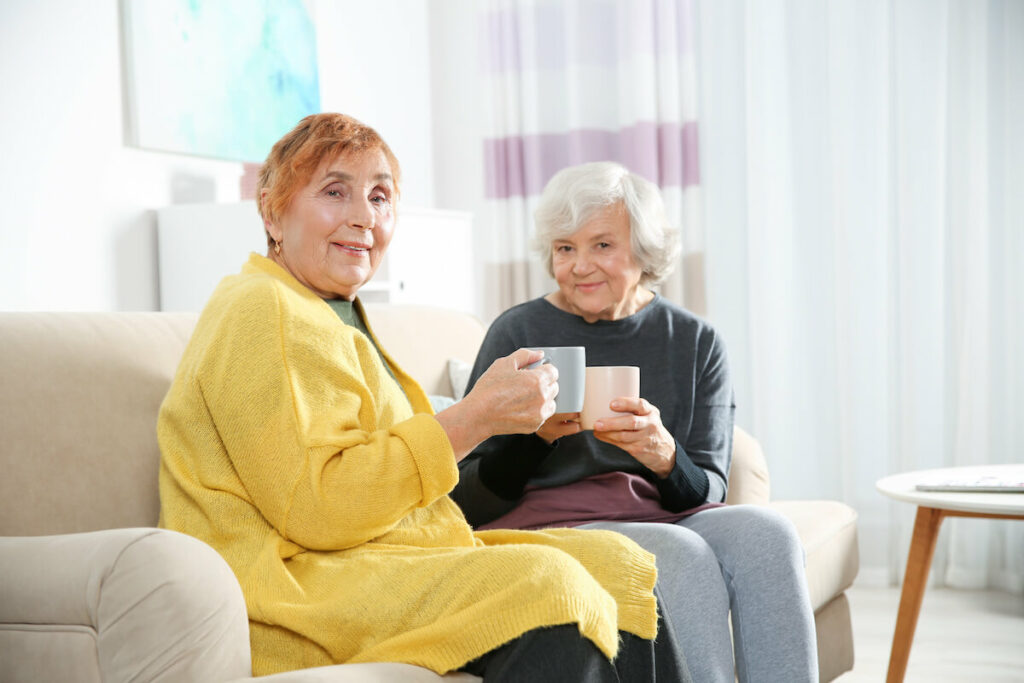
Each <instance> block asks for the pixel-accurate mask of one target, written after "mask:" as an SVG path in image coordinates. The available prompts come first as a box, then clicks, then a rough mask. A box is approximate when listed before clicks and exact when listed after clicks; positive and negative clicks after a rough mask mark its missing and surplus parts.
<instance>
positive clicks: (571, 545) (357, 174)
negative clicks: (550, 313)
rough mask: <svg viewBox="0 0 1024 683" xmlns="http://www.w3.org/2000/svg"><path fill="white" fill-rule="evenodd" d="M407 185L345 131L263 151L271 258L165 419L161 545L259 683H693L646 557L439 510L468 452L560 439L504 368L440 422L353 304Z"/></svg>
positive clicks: (211, 306)
mask: <svg viewBox="0 0 1024 683" xmlns="http://www.w3.org/2000/svg"><path fill="white" fill-rule="evenodd" d="M399 178H400V175H399V166H398V161H397V160H396V159H395V156H394V154H392V152H391V150H390V149H389V148H388V146H387V145H386V144H385V143H384V141H383V140H382V139H381V138H380V136H379V135H377V133H376V132H375V131H374V130H373V129H371V128H369V127H367V126H365V125H363V124H361V123H359V122H358V121H355V120H354V119H352V118H349V117H347V116H343V115H340V114H318V115H315V116H310V117H307V118H305V119H303V120H302V121H301V122H300V123H299V124H298V126H296V127H295V129H293V130H292V131H291V132H289V133H288V134H287V135H285V136H284V138H282V139H281V140H280V141H279V142H278V143H277V144H276V145H274V148H273V149H272V151H271V152H270V156H269V157H268V158H267V161H266V164H265V165H264V167H263V170H262V174H261V177H260V180H259V184H258V192H259V211H260V215H261V216H262V218H263V224H264V227H265V229H266V233H267V240H268V250H267V255H266V256H261V255H257V254H253V255H251V257H250V258H249V261H248V262H247V263H246V264H245V265H244V266H243V268H242V271H241V273H239V274H237V275H232V276H229V277H227V278H225V279H224V280H223V281H222V282H221V283H220V285H219V286H218V287H217V289H216V291H215V292H214V293H213V295H212V296H211V297H210V300H209V302H208V303H207V305H206V308H205V309H204V311H203V313H202V314H201V316H200V318H199V321H198V323H197V325H196V328H195V332H194V334H193V336H192V339H191V340H190V342H189V344H188V347H187V349H186V351H185V354H184V357H183V358H182V361H181V365H180V366H179V369H178V372H177V374H176V376H175V379H174V382H173V384H172V386H171V389H170V392H169V393H168V395H167V397H166V399H165V401H164V403H163V406H162V408H161V411H160V418H159V423H158V436H159V441H160V447H161V452H162V458H161V467H160V498H161V525H162V526H164V527H166V528H170V529H175V530H177V531H182V532H185V533H188V534H191V535H193V536H196V537H197V538H199V539H201V540H203V541H205V542H206V543H208V544H210V545H211V546H213V547H214V548H215V549H217V550H218V551H219V552H220V553H221V554H222V555H223V556H224V558H225V559H226V560H227V562H228V564H229V565H230V566H231V567H232V569H233V570H234V572H235V574H236V576H237V577H238V580H239V582H240V584H241V586H242V591H243V593H244V594H245V598H246V604H247V606H248V610H249V618H250V628H251V641H252V656H253V670H254V672H255V673H256V674H257V675H263V674H269V673H273V672H278V671H285V670H290V669H297V668H303V667H310V666H318V665H324V664H332V663H343V662H370V661H388V662H407V663H411V664H417V665H421V666H424V667H428V668H430V669H433V670H434V671H436V672H438V673H443V672H447V671H453V670H464V671H470V672H473V673H476V674H479V675H482V676H484V677H485V679H486V680H494V681H510V680H534V681H566V680H587V681H617V680H620V678H625V679H626V680H630V681H642V680H655V678H656V677H657V678H658V680H689V675H688V672H687V671H686V668H685V662H684V661H683V659H682V657H681V655H680V653H679V652H678V651H677V649H676V644H675V640H674V638H672V637H671V632H670V630H669V629H667V628H662V631H661V633H660V634H658V637H657V639H655V634H656V632H657V631H658V613H657V603H656V598H655V594H654V584H655V572H656V570H655V566H654V561H653V557H652V556H651V555H650V554H649V553H647V552H646V551H644V550H643V549H642V548H640V547H639V546H638V545H636V544H635V543H633V542H632V541H630V540H629V539H627V538H625V537H623V536H621V535H619V534H615V533H613V532H607V531H593V532H584V531H577V530H557V531H547V532H524V531H489V532H474V530H473V529H472V528H471V527H470V526H469V524H468V523H467V522H466V520H465V518H464V517H463V515H462V513H461V512H460V510H459V509H458V507H457V506H456V505H455V503H454V502H453V501H452V500H451V499H450V498H449V497H448V492H449V491H451V490H452V489H453V488H454V486H455V484H456V482H457V481H458V472H459V470H458V466H457V463H458V461H459V460H461V459H462V458H464V457H465V456H466V455H467V454H468V453H470V451H472V450H473V448H474V447H475V446H477V445H478V444H479V443H481V442H483V441H484V440H486V439H487V438H489V437H491V436H493V435H496V434H508V433H529V432H533V431H535V430H536V429H537V428H538V427H540V426H541V425H542V424H543V423H544V421H545V420H546V419H548V417H550V415H551V414H552V412H553V410H554V403H553V397H554V395H555V393H556V392H557V382H556V374H555V372H554V371H553V370H552V369H551V368H550V367H546V366H542V367H539V368H536V369H528V368H527V367H526V366H528V365H530V364H531V363H532V362H534V361H536V360H538V359H539V358H540V354H539V353H537V352H532V351H529V350H526V349H522V350H517V351H515V352H513V353H511V354H510V355H507V356H505V357H503V358H500V359H498V360H497V361H495V362H494V364H493V365H492V366H491V368H490V369H488V370H487V371H486V372H485V373H483V375H482V376H481V377H480V378H479V380H478V381H477V383H476V387H475V388H474V390H473V391H472V392H471V393H470V394H469V395H468V396H466V398H465V399H464V400H462V401H460V402H459V403H457V404H456V405H454V406H451V407H449V408H447V409H446V410H444V411H442V412H440V413H438V414H436V415H435V414H434V413H433V411H432V410H431V407H430V404H429V402H428V400H427V397H426V395H425V394H424V392H423V390H422V389H421V388H420V387H419V386H418V385H417V384H416V382H415V381H413V379H412V378H410V377H409V376H408V375H407V374H406V373H405V372H403V371H402V369H401V367H399V365H398V364H397V363H396V362H395V361H394V359H392V358H391V357H390V356H388V354H387V352H386V350H385V349H383V348H381V346H380V344H379V343H378V342H377V339H376V338H375V337H374V335H373V331H372V326H371V323H370V321H369V320H367V318H366V314H365V311H364V309H363V308H362V306H361V305H360V303H359V300H358V298H357V293H358V291H359V289H360V287H362V286H363V285H364V284H365V283H366V282H367V281H369V280H370V278H371V277H372V276H373V274H374V272H375V271H376V269H377V267H378V266H379V265H380V262H381V258H382V257H383V256H384V253H385V252H386V250H387V248H388V244H389V243H390V242H391V239H392V237H393V235H394V230H395V222H396V215H397V205H398V197H399ZM197 247H200V248H201V245H197ZM627 671H628V674H626V673H625V672H627Z"/></svg>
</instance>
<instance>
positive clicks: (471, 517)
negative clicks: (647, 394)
mask: <svg viewBox="0 0 1024 683" xmlns="http://www.w3.org/2000/svg"><path fill="white" fill-rule="evenodd" d="M507 327H508V326H507V325H506V324H505V321H504V319H503V318H501V317H499V318H498V319H497V320H495V321H494V323H493V324H492V325H491V326H490V328H489V329H488V331H487V335H486V337H484V341H483V344H481V346H480V351H479V352H478V353H477V356H476V362H474V364H473V370H472V372H471V373H470V376H469V381H468V382H467V384H466V393H467V394H468V393H469V392H470V391H471V390H472V389H473V387H474V385H476V382H477V380H478V379H480V376H481V375H483V374H484V372H486V371H487V368H489V367H490V366H491V363H493V362H494V361H495V360H497V359H498V358H503V357H504V356H507V355H509V354H510V353H512V352H513V351H515V350H516V349H518V348H519V347H520V345H519V344H518V343H516V341H515V340H514V339H513V336H512V335H511V334H510V333H508V332H507ZM552 448H553V447H552V446H550V445H548V444H547V443H546V442H545V441H544V440H543V439H541V438H540V437H539V436H537V435H536V434H503V435H498V436H492V437H491V438H490V439H488V440H487V441H485V442H483V443H482V444H480V445H479V446H477V447H476V449H474V450H473V452H472V453H470V454H469V455H468V456H466V458H464V459H463V460H462V461H461V462H460V463H459V483H458V484H456V485H455V489H454V490H452V492H451V494H450V495H451V497H452V500H454V501H455V502H456V503H457V504H458V506H459V507H460V508H462V512H463V514H465V515H466V519H467V520H468V521H469V523H470V524H472V525H473V526H479V525H481V524H486V523H487V522H490V521H492V520H494V519H497V518H498V517H500V516H501V515H503V514H505V513H506V512H509V511H510V510H511V509H512V508H514V507H515V506H516V503H517V502H518V501H519V498H520V497H522V495H523V488H524V487H525V486H526V482H527V481H529V479H530V476H531V475H532V474H533V472H534V470H536V469H537V466H538V465H539V464H540V463H541V462H542V461H543V460H544V458H546V457H547V456H548V454H549V453H550V452H551V450H552Z"/></svg>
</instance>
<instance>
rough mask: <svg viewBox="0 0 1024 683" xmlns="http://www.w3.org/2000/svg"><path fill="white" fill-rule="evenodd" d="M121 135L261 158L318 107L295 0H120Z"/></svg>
mask: <svg viewBox="0 0 1024 683" xmlns="http://www.w3.org/2000/svg"><path fill="white" fill-rule="evenodd" d="M121 8H122V24H123V28H124V59H125V79H126V85H127V92H126V95H125V96H126V98H127V105H128V106H127V110H128V119H129V120H128V137H129V141H130V143H131V144H133V145H136V146H138V147H142V148H146V149H153V150H161V151H168V152H180V153H185V154H194V155H198V156H205V157H214V158H218V159H228V160H236V161H258V162H261V161H263V159H265V158H266V156H267V153H268V152H269V151H270V147H271V145H273V143H274V142H275V141H276V140H277V139H278V138H280V137H281V136H282V135H283V134H284V133H286V132H287V131H288V130H290V129H291V128H292V127H293V126H294V125H295V124H296V123H297V122H298V121H299V119H301V118H302V117H303V116H306V115H308V114H313V113H316V112H318V111H319V110H320V86H319V79H318V74H317V51H316V32H315V27H314V24H313V20H312V18H311V14H310V11H309V9H308V7H307V5H306V4H305V3H304V2H302V0H263V1H257V2H253V1H252V0H122V3H121Z"/></svg>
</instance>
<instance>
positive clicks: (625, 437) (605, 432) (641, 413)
mask: <svg viewBox="0 0 1024 683" xmlns="http://www.w3.org/2000/svg"><path fill="white" fill-rule="evenodd" d="M611 409H612V410H615V411H618V412H628V413H632V415H616V416H611V417H602V418H601V419H599V420H597V421H596V422H595V423H594V438H596V439H597V440H598V441H604V442H605V443H610V444H611V445H613V446H618V447H619V448H621V449H622V450H624V451H626V452H627V453H629V454H630V455H631V456H633V457H634V458H636V459H637V460H638V461H640V463H641V464H643V465H644V466H645V467H647V469H649V470H651V471H652V472H654V473H655V474H656V475H658V476H659V477H661V478H662V479H664V478H666V477H667V476H668V475H669V474H670V473H671V472H672V468H673V467H674V466H675V464H676V440H675V438H674V437H673V436H672V434H670V433H669V431H668V430H667V429H665V425H663V424H662V423H661V411H659V410H658V409H657V408H656V407H654V406H653V405H651V404H650V403H648V402H647V401H646V399H642V398H628V397H620V398H617V399H615V400H613V401H612V402H611Z"/></svg>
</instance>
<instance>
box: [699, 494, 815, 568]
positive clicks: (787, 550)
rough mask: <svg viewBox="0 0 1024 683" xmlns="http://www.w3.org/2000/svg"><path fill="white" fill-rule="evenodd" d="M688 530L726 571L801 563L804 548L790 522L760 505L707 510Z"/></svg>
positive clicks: (797, 564)
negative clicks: (716, 558) (702, 539)
mask: <svg viewBox="0 0 1024 683" xmlns="http://www.w3.org/2000/svg"><path fill="white" fill-rule="evenodd" d="M684 521H685V520H684ZM688 527H689V528H691V529H693V530H694V531H695V532H696V533H698V534H700V535H701V536H702V537H703V538H704V539H705V540H706V541H707V542H708V544H709V545H711V547H712V548H713V550H714V552H715V554H716V555H717V556H718V558H719V560H720V561H721V562H722V564H723V566H725V567H726V569H727V570H735V569H736V568H737V567H738V566H740V565H749V566H751V567H757V566H759V565H763V564H765V563H768V564H778V563H780V562H781V563H784V564H792V565H794V566H799V567H802V566H803V564H804V550H803V545H802V543H801V541H800V536H799V535H798V534H797V531H796V527H795V526H794V525H793V522H791V521H790V520H789V519H788V518H787V517H786V516H785V515H783V514H782V513H780V512H779V511H777V510H773V509H772V508H769V507H766V506H763V505H734V506H727V507H723V508H716V509H713V510H707V511H705V512H703V513H698V514H697V515H694V517H693V518H692V521H691V522H689V524H688Z"/></svg>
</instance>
